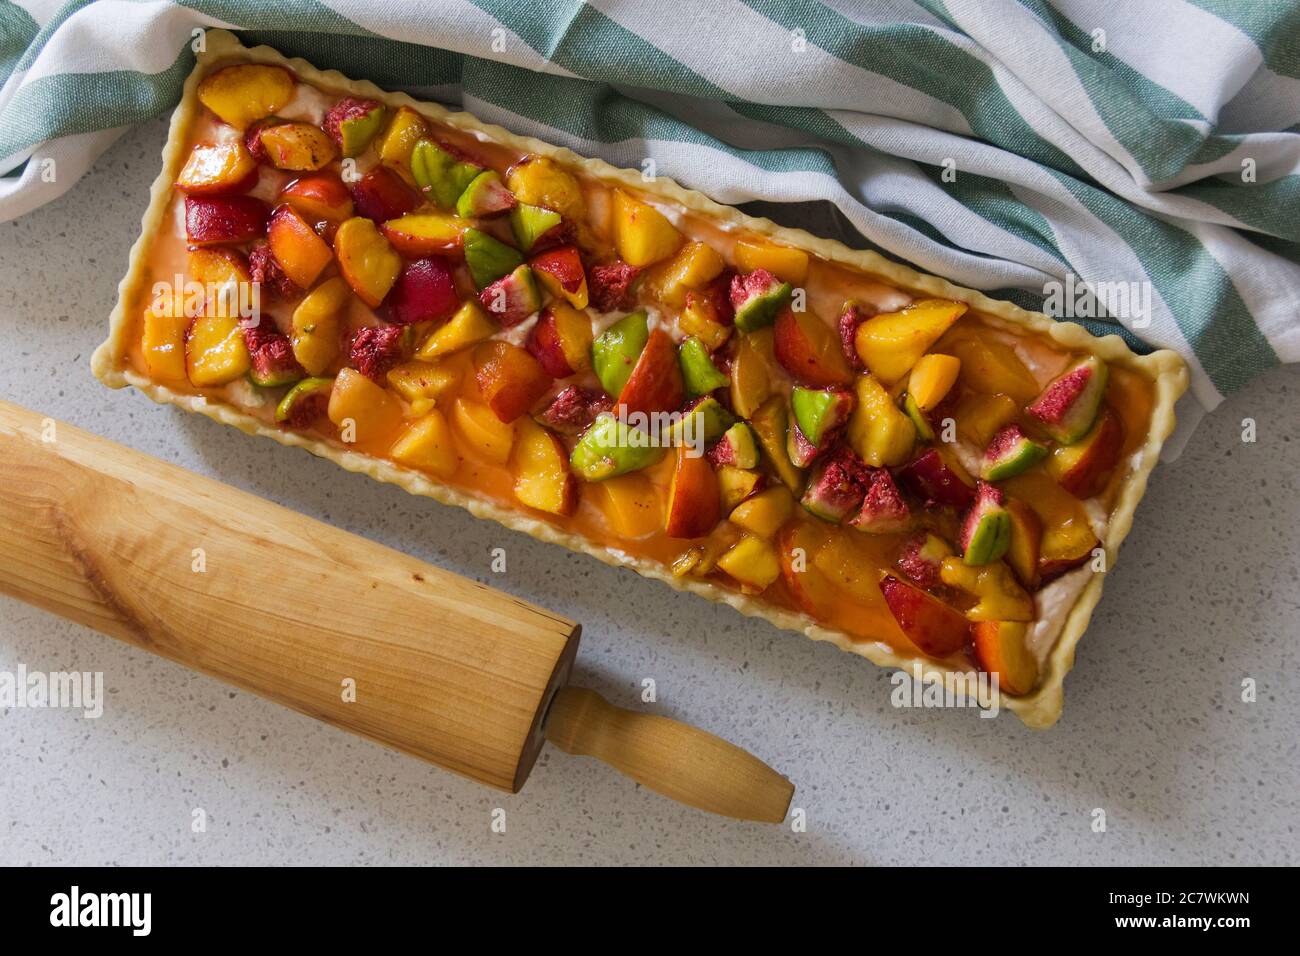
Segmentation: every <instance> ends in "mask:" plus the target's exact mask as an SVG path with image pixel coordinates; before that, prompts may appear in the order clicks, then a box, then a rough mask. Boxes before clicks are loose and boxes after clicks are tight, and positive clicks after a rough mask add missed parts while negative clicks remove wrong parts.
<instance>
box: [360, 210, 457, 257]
mask: <svg viewBox="0 0 1300 956" xmlns="http://www.w3.org/2000/svg"><path fill="white" fill-rule="evenodd" d="M380 231H381V232H383V234H384V237H385V238H386V239H387V240H388V241H389V242H390V243H392V245H393V248H394V249H396V250H397V251H398V252H400V253H401V254H402V255H404V256H411V257H412V258H418V257H420V256H431V255H439V254H441V255H449V254H452V253H461V252H462V251H463V249H464V244H465V224H464V223H463V222H461V221H460V220H459V219H457V218H456V217H455V216H449V215H447V214H446V213H442V212H415V213H407V214H406V215H405V216H402V217H401V218H399V219H390V220H388V221H387V222H385V223H384V224H383V225H382V226H381V227H380Z"/></svg>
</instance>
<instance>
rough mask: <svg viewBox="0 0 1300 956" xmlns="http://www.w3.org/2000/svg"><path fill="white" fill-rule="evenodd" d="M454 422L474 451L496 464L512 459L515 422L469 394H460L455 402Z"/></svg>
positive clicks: (457, 431) (468, 445)
mask: <svg viewBox="0 0 1300 956" xmlns="http://www.w3.org/2000/svg"><path fill="white" fill-rule="evenodd" d="M451 422H452V425H453V426H455V429H456V433H457V434H458V435H459V436H460V438H461V440H462V441H463V442H464V444H465V447H467V448H468V449H469V451H470V452H471V453H472V454H474V455H476V456H478V457H480V458H482V459H484V460H485V461H488V462H491V463H492V464H494V465H504V464H505V463H506V462H507V461H509V460H510V450H511V449H512V448H513V447H514V444H515V426H514V423H513V422H503V421H502V420H501V419H499V418H497V416H496V414H495V413H494V412H493V411H492V409H490V408H488V407H487V406H486V405H483V404H481V403H480V402H473V401H470V400H469V399H466V398H458V399H456V401H455V403H454V404H453V405H452V407H451Z"/></svg>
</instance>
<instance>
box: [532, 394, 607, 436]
mask: <svg viewBox="0 0 1300 956" xmlns="http://www.w3.org/2000/svg"><path fill="white" fill-rule="evenodd" d="M611 404H612V402H611V401H610V397H609V396H608V395H606V394H605V393H604V392H602V391H598V390H596V389H592V388H581V387H580V386H577V385H568V386H566V387H565V388H563V389H561V390H560V392H559V394H557V395H556V396H555V398H553V399H552V400H551V404H550V405H548V406H546V409H545V410H544V411H543V412H541V414H539V415H538V416H537V420H538V421H539V422H541V423H542V424H543V425H545V426H546V427H547V428H550V429H553V430H554V431H557V432H559V433H560V434H561V435H577V434H579V433H581V432H583V431H585V430H586V429H587V426H589V425H590V424H591V423H592V422H594V421H595V420H596V416H597V415H599V414H600V413H601V412H607V411H609V409H610V406H611Z"/></svg>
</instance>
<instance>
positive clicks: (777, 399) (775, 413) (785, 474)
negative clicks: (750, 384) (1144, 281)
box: [749, 395, 804, 495]
mask: <svg viewBox="0 0 1300 956" xmlns="http://www.w3.org/2000/svg"><path fill="white" fill-rule="evenodd" d="M789 419H790V416H789V413H788V412H787V411H786V403H785V397H784V396H781V395H773V396H772V397H771V398H769V399H768V400H767V401H765V402H764V403H763V404H762V405H760V406H759V407H758V410H757V411H755V412H754V414H753V416H751V417H750V419H749V424H750V425H751V426H752V427H753V429H754V434H756V435H757V436H758V444H759V447H760V448H762V449H763V454H764V456H765V457H766V458H767V460H768V462H769V463H770V464H771V465H772V469H773V470H774V471H775V472H776V476H777V477H778V478H780V479H781V481H782V482H783V483H784V484H785V486H786V487H787V488H789V489H790V490H791V491H792V492H794V493H795V494H796V495H797V494H799V493H800V492H802V491H803V484H804V473H803V469H802V468H799V467H798V466H796V465H795V463H794V462H792V461H791V460H790V454H789V452H787V451H786V431H787V430H788V429H789V427H790V421H789Z"/></svg>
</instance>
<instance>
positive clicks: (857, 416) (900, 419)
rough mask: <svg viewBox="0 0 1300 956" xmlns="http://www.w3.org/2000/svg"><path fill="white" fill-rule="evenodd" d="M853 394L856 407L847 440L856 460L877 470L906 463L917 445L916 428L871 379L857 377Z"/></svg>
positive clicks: (851, 416) (878, 383)
mask: <svg viewBox="0 0 1300 956" xmlns="http://www.w3.org/2000/svg"><path fill="white" fill-rule="evenodd" d="M854 390H855V392H856V393H857V396H858V403H857V406H856V407H855V408H854V409H853V413H852V414H851V415H850V416H849V426H848V439H849V444H850V445H851V446H852V447H853V450H854V451H855V452H857V453H858V457H859V458H861V459H862V460H863V461H865V462H866V463H867V464H868V465H872V466H873V467H876V468H881V467H888V466H893V465H901V464H902V463H903V462H905V461H907V459H908V458H909V457H910V456H911V454H912V448H913V447H914V446H915V445H916V425H914V424H913V423H912V420H911V419H910V418H908V417H907V415H905V414H904V413H903V412H902V411H900V410H899V408H898V406H897V405H895V404H894V403H893V401H892V400H891V399H890V397H889V393H888V392H887V391H885V389H884V387H883V386H882V385H881V384H880V382H878V381H876V379H875V378H873V377H872V376H870V375H859V376H858V379H857V382H856V383H855V387H854Z"/></svg>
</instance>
